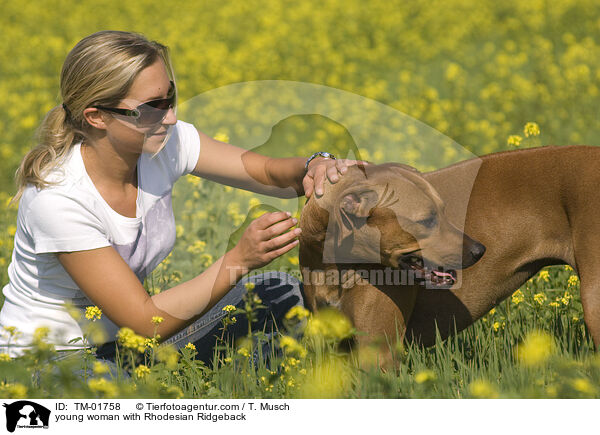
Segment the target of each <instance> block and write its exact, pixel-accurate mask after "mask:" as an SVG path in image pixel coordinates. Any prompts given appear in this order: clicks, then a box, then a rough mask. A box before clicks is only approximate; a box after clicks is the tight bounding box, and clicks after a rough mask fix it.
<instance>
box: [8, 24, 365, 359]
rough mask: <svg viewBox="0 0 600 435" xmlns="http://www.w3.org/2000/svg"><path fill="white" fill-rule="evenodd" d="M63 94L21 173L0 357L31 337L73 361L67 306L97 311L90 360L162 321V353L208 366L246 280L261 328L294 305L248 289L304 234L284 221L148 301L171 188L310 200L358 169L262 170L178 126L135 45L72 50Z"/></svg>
mask: <svg viewBox="0 0 600 435" xmlns="http://www.w3.org/2000/svg"><path fill="white" fill-rule="evenodd" d="M60 87H61V95H62V99H63V103H62V104H61V105H59V106H57V107H55V108H54V109H52V110H51V111H50V112H49V113H48V115H47V116H46V118H45V119H44V121H43V123H42V125H41V126H40V129H39V144H38V145H37V147H36V148H34V149H33V150H32V151H30V152H29V153H28V154H27V155H26V156H25V158H24V159H23V161H22V163H21V166H20V168H19V169H18V171H17V187H18V191H17V194H16V195H15V200H18V199H20V203H19V211H18V218H17V232H16V234H15V241H14V247H15V248H14V252H13V258H12V262H11V263H10V265H9V269H8V272H9V279H10V281H9V283H8V284H7V285H6V286H5V287H4V290H3V292H4V296H5V298H6V299H5V302H4V305H3V307H2V310H1V312H0V352H4V353H8V354H9V355H10V356H18V355H21V354H22V353H23V350H24V349H26V348H28V347H29V346H30V344H31V343H32V340H33V338H34V332H35V330H36V329H37V328H38V327H40V326H46V327H48V328H49V330H50V334H49V336H48V340H49V341H50V342H52V343H53V344H54V345H55V346H56V349H57V350H59V351H67V350H73V349H82V348H83V347H84V346H85V344H84V343H82V342H81V341H73V340H74V339H77V338H78V337H82V336H83V330H82V322H84V321H85V319H83V320H81V321H78V320H75V319H74V317H73V316H71V315H70V314H69V312H68V310H67V308H66V307H65V303H70V304H72V305H74V306H75V307H78V308H79V309H80V310H83V309H85V307H86V306H90V305H96V306H98V307H100V308H101V309H102V312H103V316H102V319H101V322H102V323H103V326H104V329H105V330H106V332H107V335H108V337H107V339H106V340H105V342H104V343H102V342H96V343H93V344H96V345H100V347H99V350H98V356H99V357H103V358H106V359H109V360H110V359H111V358H114V352H115V345H114V341H115V333H116V332H117V331H118V329H119V328H121V327H129V328H131V329H133V330H134V331H135V332H136V333H138V334H140V335H143V336H147V337H151V336H153V334H154V332H155V328H156V325H155V324H153V322H152V318H153V317H154V316H160V317H162V318H163V319H164V320H163V321H162V323H160V324H159V325H158V330H157V331H156V332H157V333H158V334H159V335H160V337H161V338H162V339H168V341H169V342H170V343H172V344H174V345H175V346H176V347H178V348H180V347H182V346H185V345H186V344H187V343H189V342H192V343H194V344H195V345H196V348H197V349H198V351H199V353H200V357H201V358H203V359H206V360H207V359H210V356H211V354H212V349H213V345H214V343H215V338H214V333H215V332H216V331H217V329H218V327H219V326H220V322H219V320H220V319H221V318H222V317H223V316H224V315H225V313H224V312H223V310H222V308H223V307H224V306H225V305H227V304H231V305H236V304H239V303H240V301H241V299H242V295H243V294H244V291H245V286H244V283H245V282H247V281H248V280H251V281H252V282H254V283H255V286H256V288H255V291H256V292H257V293H258V295H259V297H260V298H261V299H262V300H263V304H264V305H266V306H267V309H266V310H264V312H263V313H262V319H261V321H259V322H257V324H256V327H257V328H262V327H263V326H264V324H265V322H268V321H269V319H273V318H275V319H279V318H281V317H282V316H283V315H284V314H285V313H286V312H287V311H288V310H289V309H290V308H291V307H292V306H294V305H297V304H300V305H301V304H302V303H303V301H302V293H301V290H302V284H301V283H300V282H299V281H297V280H295V279H294V278H292V277H291V276H289V275H287V274H285V273H279V272H270V273H267V274H261V275H254V276H252V277H248V276H245V275H246V274H247V273H248V272H249V271H251V270H253V269H257V268H260V267H262V266H265V265H266V264H268V263H269V262H271V261H272V260H273V259H275V258H277V257H278V256H281V255H283V254H285V253H286V252H288V251H289V250H290V249H292V248H293V247H294V246H296V245H297V242H298V241H297V235H298V234H299V231H300V230H299V229H298V228H296V229H292V228H293V227H294V226H295V225H296V223H297V222H296V219H293V218H292V217H290V214H289V213H286V212H274V213H265V214H263V215H262V216H260V217H259V218H257V219H255V220H254V221H252V222H251V224H250V225H249V226H248V227H247V229H246V231H245V232H244V233H243V235H242V237H241V240H240V241H239V243H238V244H237V245H236V246H235V247H234V248H233V249H231V250H230V251H228V252H227V253H225V255H223V256H222V257H221V258H219V259H218V260H217V261H215V262H214V263H213V264H212V265H211V266H210V267H209V268H208V269H206V270H205V271H204V272H203V273H201V274H200V275H198V276H197V277H195V278H193V279H191V280H189V281H187V282H184V283H181V284H179V285H177V286H175V287H172V288H170V289H168V290H166V291H164V292H162V293H160V294H157V295H154V296H152V297H150V296H149V295H148V294H147V293H146V291H145V289H144V287H143V286H142V283H143V281H144V278H145V277H146V276H148V275H149V274H150V273H151V272H152V270H153V269H154V268H155V267H156V266H157V265H158V264H160V263H161V262H162V260H163V259H164V258H166V256H167V255H168V254H169V253H170V251H171V250H172V249H173V245H174V243H175V223H174V216H173V209H172V204H171V191H172V187H173V184H174V183H175V181H176V180H177V179H178V178H179V177H181V176H183V175H186V174H190V173H191V174H193V175H195V176H197V177H203V178H207V179H209V180H213V181H217V182H220V183H223V184H228V185H231V186H234V187H238V188H243V189H246V190H251V191H253V192H257V193H262V194H268V195H272V196H279V197H294V196H299V195H302V194H305V195H306V196H307V197H308V196H310V195H311V194H312V193H313V190H315V189H316V192H317V194H321V193H322V192H320V190H322V186H323V182H324V179H325V177H327V178H328V179H329V180H330V181H331V182H336V181H337V180H338V179H339V176H340V175H341V174H343V173H344V172H345V171H346V170H347V165H351V164H356V163H357V162H356V161H354V160H342V159H337V160H336V159H335V158H333V156H331V155H328V154H327V153H320V154H321V155H319V156H318V157H317V156H316V155H313V156H311V158H310V159H309V161H307V160H306V158H305V157H297V158H285V159H274V158H269V157H266V156H262V155H259V154H257V153H254V152H251V151H246V150H244V149H241V148H238V147H235V146H233V145H229V144H227V143H223V142H219V141H217V140H214V139H212V138H211V137H209V136H207V135H206V134H204V133H202V132H200V131H198V130H196V128H195V127H194V126H193V125H191V124H189V123H185V122H182V121H177V119H176V117H175V108H176V85H175V82H174V75H173V71H172V67H171V63H170V59H169V54H168V49H167V48H166V47H165V46H163V45H161V44H159V43H157V42H151V41H148V40H147V39H146V38H145V37H143V36H142V35H139V34H134V33H129V32H117V31H103V32H98V33H94V34H92V35H90V36H88V37H86V38H84V39H83V40H81V41H80V42H79V43H78V44H77V45H76V46H75V47H74V48H73V49H72V50H71V52H70V53H69V54H68V56H67V58H66V60H65V62H64V65H63V68H62V73H61V81H60ZM315 157H317V158H315ZM328 157H329V158H328ZM305 165H306V166H305ZM290 192H292V194H290ZM199 206H200V207H201V204H199ZM288 230H290V231H288ZM244 323H245V322H238V324H240V325H243V324H244ZM11 327H14V328H16V331H17V333H16V334H15V330H14V329H13V328H11ZM240 332H245V331H241V330H240ZM169 337H170V338H169Z"/></svg>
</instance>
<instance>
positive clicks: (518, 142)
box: [508, 134, 523, 147]
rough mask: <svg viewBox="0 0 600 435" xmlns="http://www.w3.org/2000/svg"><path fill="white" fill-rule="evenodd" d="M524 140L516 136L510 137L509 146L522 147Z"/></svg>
mask: <svg viewBox="0 0 600 435" xmlns="http://www.w3.org/2000/svg"><path fill="white" fill-rule="evenodd" d="M522 140H523V138H522V137H521V136H519V135H516V134H513V135H510V136H508V144H509V145H512V146H515V147H518V146H519V145H521V141H522Z"/></svg>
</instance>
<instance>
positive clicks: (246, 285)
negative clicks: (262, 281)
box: [244, 282, 256, 291]
mask: <svg viewBox="0 0 600 435" xmlns="http://www.w3.org/2000/svg"><path fill="white" fill-rule="evenodd" d="M244 287H246V290H248V291H252V290H254V287H256V286H255V285H254V283H253V282H247V283H246V284H244Z"/></svg>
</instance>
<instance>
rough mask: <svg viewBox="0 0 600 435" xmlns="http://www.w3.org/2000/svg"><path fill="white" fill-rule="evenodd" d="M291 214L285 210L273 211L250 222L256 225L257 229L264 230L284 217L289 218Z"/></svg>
mask: <svg viewBox="0 0 600 435" xmlns="http://www.w3.org/2000/svg"><path fill="white" fill-rule="evenodd" d="M291 215H292V214H291V213H290V212H286V211H274V212H270V213H265V214H263V215H261V216H259V217H257V218H256V219H254V221H253V222H252V223H254V225H256V228H257V229H258V230H264V229H266V228H269V227H270V226H271V225H273V224H275V223H277V222H280V221H283V220H285V219H291Z"/></svg>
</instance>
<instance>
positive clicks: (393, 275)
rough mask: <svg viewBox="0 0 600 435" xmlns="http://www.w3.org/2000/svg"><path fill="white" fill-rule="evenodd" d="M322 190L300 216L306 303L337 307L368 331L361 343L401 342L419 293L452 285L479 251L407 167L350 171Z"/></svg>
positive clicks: (427, 186) (480, 247)
mask: <svg viewBox="0 0 600 435" xmlns="http://www.w3.org/2000/svg"><path fill="white" fill-rule="evenodd" d="M324 192H325V193H324V195H323V196H322V197H319V198H317V197H315V196H314V195H313V196H312V197H311V198H310V199H309V200H308V202H307V203H306V205H305V206H304V209H303V211H302V215H301V217H300V225H299V226H300V227H301V228H302V233H301V235H300V255H299V259H300V266H301V270H302V273H303V281H304V290H305V294H306V299H307V305H308V306H309V308H311V309H312V310H316V309H318V308H319V307H321V306H325V305H329V306H335V307H338V308H339V309H341V310H342V312H344V313H345V314H346V315H348V316H349V317H350V320H351V321H352V322H353V324H354V326H355V327H356V328H357V329H358V330H359V331H362V332H364V333H366V335H359V336H358V339H359V344H364V343H367V342H369V341H370V340H372V339H373V338H376V337H381V336H387V337H388V338H389V339H390V340H392V341H393V340H396V339H401V338H402V336H403V334H404V331H405V329H406V324H407V322H408V321H409V319H410V316H411V312H412V310H413V306H414V303H415V300H416V297H417V292H418V290H419V288H421V287H422V286H423V285H425V286H427V287H432V288H437V289H441V288H444V287H449V286H451V285H452V284H454V282H455V281H456V270H457V269H461V268H463V267H469V266H471V265H473V264H474V263H475V262H476V261H477V260H478V259H479V258H480V257H481V256H482V255H483V253H484V252H485V248H484V246H483V245H481V244H480V243H478V242H476V241H474V240H472V239H471V238H470V237H469V236H467V235H466V234H464V233H463V232H462V231H460V230H459V229H458V228H457V227H456V226H454V225H452V224H451V223H450V222H449V221H448V219H446V216H445V213H444V202H443V201H442V199H441V198H440V196H439V194H438V193H437V192H436V190H435V189H434V188H433V187H432V185H431V184H430V183H428V182H427V181H425V180H424V178H423V177H422V176H421V175H420V174H419V173H418V171H416V170H415V169H413V168H411V167H409V166H405V165H400V164H394V163H387V164H383V165H367V166H363V165H360V166H351V167H349V168H348V171H347V173H346V174H345V175H344V176H343V177H341V179H340V181H338V182H337V183H335V184H330V183H329V182H327V181H326V186H325V188H324ZM441 268H443V269H444V270H440V269H441ZM382 352H384V353H385V348H382ZM388 359H389V355H385V356H384V360H386V361H387V360H388ZM386 363H387V362H384V364H386Z"/></svg>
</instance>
